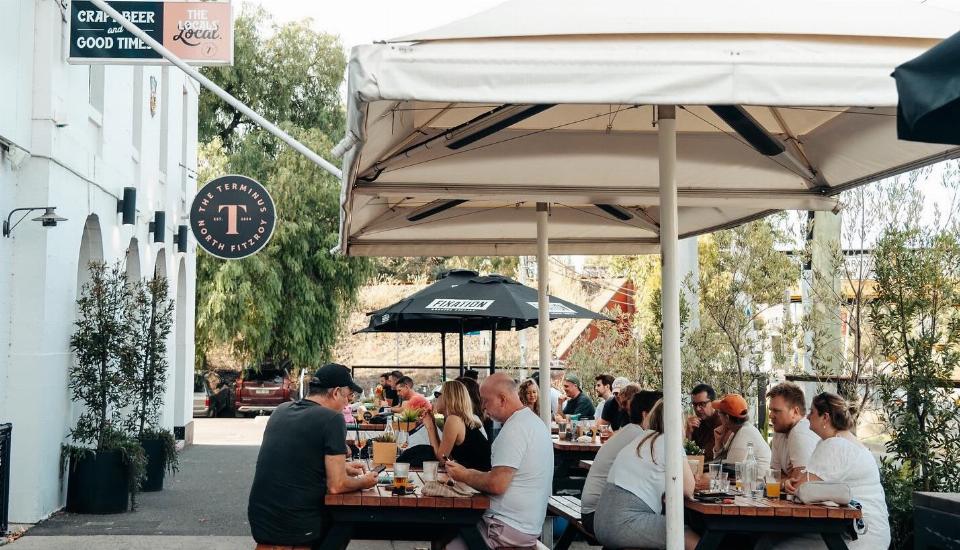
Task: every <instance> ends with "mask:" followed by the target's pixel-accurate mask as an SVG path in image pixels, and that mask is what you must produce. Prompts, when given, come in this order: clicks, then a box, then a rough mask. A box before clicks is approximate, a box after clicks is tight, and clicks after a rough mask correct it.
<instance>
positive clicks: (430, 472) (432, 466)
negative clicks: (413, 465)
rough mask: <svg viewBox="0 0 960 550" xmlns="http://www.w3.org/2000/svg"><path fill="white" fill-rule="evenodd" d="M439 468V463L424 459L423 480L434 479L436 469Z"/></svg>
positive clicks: (435, 477)
mask: <svg viewBox="0 0 960 550" xmlns="http://www.w3.org/2000/svg"><path fill="white" fill-rule="evenodd" d="M439 469H440V463H439V462H437V461H435V460H425V461H424V462H423V480H424V481H436V479H437V471H438V470H439Z"/></svg>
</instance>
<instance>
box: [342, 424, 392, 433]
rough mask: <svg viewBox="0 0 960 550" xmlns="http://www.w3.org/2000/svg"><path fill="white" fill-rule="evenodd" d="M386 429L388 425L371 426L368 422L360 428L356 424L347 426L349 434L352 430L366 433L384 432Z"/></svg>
mask: <svg viewBox="0 0 960 550" xmlns="http://www.w3.org/2000/svg"><path fill="white" fill-rule="evenodd" d="M386 427H387V425H386V424H369V423H367V422H364V423H363V424H360V425H359V426H357V425H356V424H355V423H354V424H347V432H350V431H351V430H363V431H365V432H382V431H383V430H384V429H386Z"/></svg>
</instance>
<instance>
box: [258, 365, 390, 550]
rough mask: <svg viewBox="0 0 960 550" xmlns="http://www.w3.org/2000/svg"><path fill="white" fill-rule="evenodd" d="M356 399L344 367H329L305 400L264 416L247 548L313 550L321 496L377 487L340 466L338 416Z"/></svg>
mask: <svg viewBox="0 0 960 550" xmlns="http://www.w3.org/2000/svg"><path fill="white" fill-rule="evenodd" d="M360 391H361V389H360V386H358V385H357V384H356V383H354V381H353V380H352V379H351V378H350V370H349V369H347V367H345V366H343V365H338V364H336V363H330V364H328V365H324V366H323V367H321V368H320V369H318V370H317V372H316V374H315V375H314V376H313V377H312V378H311V380H310V384H309V392H310V393H309V395H308V396H307V397H305V398H304V399H301V400H299V401H291V402H288V403H284V404H283V405H280V406H279V407H277V410H275V411H274V412H273V414H271V415H270V420H269V421H268V422H267V426H266V429H265V430H264V432H263V443H262V444H261V445H260V454H259V456H258V457H257V467H256V472H255V473H254V476H253V487H252V488H251V489H250V500H249V503H248V505H247V518H248V520H249V521H250V531H251V533H252V535H253V539H254V540H255V541H257V542H258V543H260V544H274V545H296V546H301V545H303V546H309V545H313V547H314V548H320V546H319V545H320V544H321V541H322V539H323V536H324V533H325V531H326V529H327V528H328V527H329V521H328V520H327V518H326V517H325V514H324V503H323V501H324V496H325V495H326V494H327V493H330V494H336V493H346V492H350V491H356V490H360V489H367V488H369V487H373V486H374V485H376V484H377V476H376V474H375V473H365V472H364V471H363V467H362V466H361V465H360V464H355V463H347V462H346V453H347V445H346V438H347V426H346V424H345V423H344V420H343V414H342V413H341V411H342V410H343V407H344V406H345V405H346V404H347V403H349V402H350V399H351V398H352V397H353V393H354V392H357V393H359V392H360ZM294 465H296V467H293V466H294Z"/></svg>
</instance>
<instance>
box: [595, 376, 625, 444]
mask: <svg viewBox="0 0 960 550" xmlns="http://www.w3.org/2000/svg"><path fill="white" fill-rule="evenodd" d="M628 385H630V380H627V379H626V378H624V377H622V376H620V377H618V378H616V379H614V381H613V384H611V385H610V389H611V394H612V395H611V397H610V399H607V401H606V402H605V403H604V404H603V408H602V409H600V418H598V419H597V426H610V429H611V430H613V431H617V430H619V429H620V428H622V427H624V426H626V425H627V424H629V423H630V411H629V405H630V399H629V398H628V399H621V398H620V394H621V392H622V391H623V389H624V388H626V387H627V386H628ZM633 395H634V393H633V392H631V394H630V396H629V397H630V398H632V397H633Z"/></svg>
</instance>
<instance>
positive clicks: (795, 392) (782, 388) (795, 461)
mask: <svg viewBox="0 0 960 550" xmlns="http://www.w3.org/2000/svg"><path fill="white" fill-rule="evenodd" d="M767 399H769V400H770V401H769V403H768V406H767V408H768V410H769V411H770V423H771V424H773V431H774V434H773V441H771V443H770V447H771V451H772V456H771V457H770V468H771V469H772V470H777V471H779V472H781V473H782V474H783V475H785V476H787V477H793V474H794V473H795V472H797V471H798V470H799V468H804V467H806V466H807V464H808V463H809V461H810V456H811V455H812V454H813V450H814V449H816V447H817V443H819V442H820V436H818V435H817V434H815V433H814V432H813V431H811V430H810V421H809V420H807V419H806V418H805V416H806V410H807V407H806V399H805V398H804V395H803V390H802V389H800V386H798V385H796V384H794V383H792V382H783V383H781V384H777V385H776V386H774V387H772V388H770V391H768V392H767Z"/></svg>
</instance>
